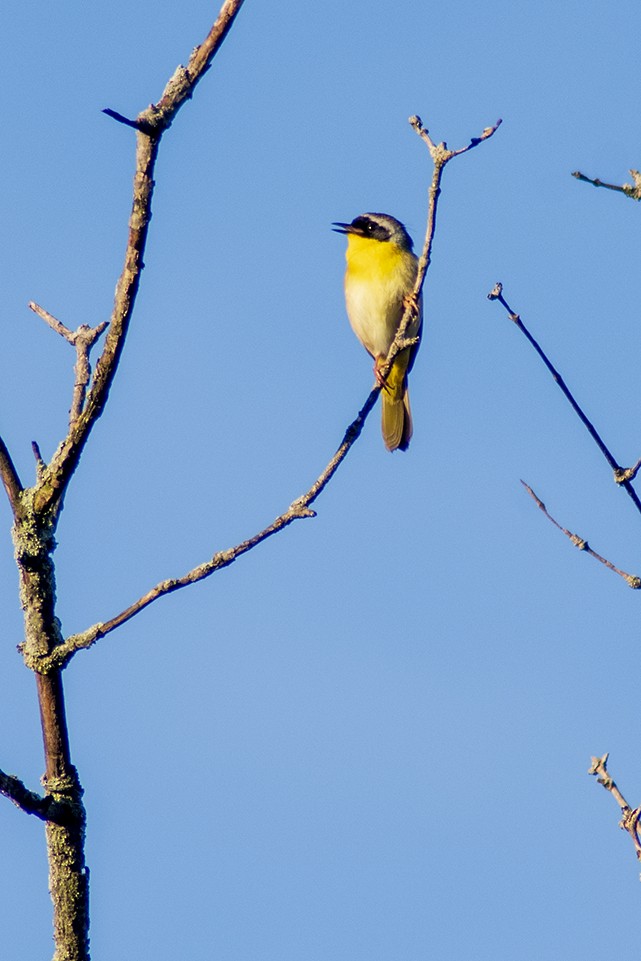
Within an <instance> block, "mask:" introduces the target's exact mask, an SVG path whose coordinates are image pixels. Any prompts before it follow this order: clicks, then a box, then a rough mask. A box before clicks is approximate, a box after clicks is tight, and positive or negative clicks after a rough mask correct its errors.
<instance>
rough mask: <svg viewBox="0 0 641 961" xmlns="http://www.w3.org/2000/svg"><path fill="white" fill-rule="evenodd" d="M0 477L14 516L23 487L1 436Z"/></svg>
mask: <svg viewBox="0 0 641 961" xmlns="http://www.w3.org/2000/svg"><path fill="white" fill-rule="evenodd" d="M0 477H1V478H2V483H3V485H4V489H5V491H6V492H7V497H8V499H9V504H10V505H11V510H12V511H13V514H14V517H15V515H16V513H17V511H18V506H19V503H20V495H21V494H22V491H23V487H22V484H21V483H20V478H19V477H18V472H17V470H16V469H15V467H14V464H13V461H12V460H11V454H10V453H9V450H8V448H7V445H6V444H5V442H4V441H3V439H2V437H0Z"/></svg>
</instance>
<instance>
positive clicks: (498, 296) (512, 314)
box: [487, 284, 641, 513]
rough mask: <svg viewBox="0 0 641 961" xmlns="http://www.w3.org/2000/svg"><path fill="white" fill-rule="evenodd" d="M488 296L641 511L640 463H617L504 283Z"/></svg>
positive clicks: (618, 482) (616, 480)
mask: <svg viewBox="0 0 641 961" xmlns="http://www.w3.org/2000/svg"><path fill="white" fill-rule="evenodd" d="M487 296H488V300H497V301H498V302H499V304H501V306H502V307H504V308H505V310H506V311H507V314H508V316H509V318H510V320H511V321H512V322H513V323H514V324H515V325H516V327H518V329H519V330H520V331H521V333H522V334H523V335H524V337H525V338H526V339H527V340H528V342H529V343H530V344H531V345H532V347H533V348H534V350H535V351H536V353H537V354H538V355H539V357H540V358H541V360H542V361H543V363H544V364H545V366H546V367H547V369H548V370H549V371H550V373H551V374H552V377H553V378H554V380H555V381H556V383H557V384H558V385H559V387H560V389H561V391H562V392H563V394H564V395H565V397H566V398H567V400H568V401H569V403H570V406H571V407H572V410H573V411H574V412H575V414H576V415H577V417H578V418H579V420H580V421H581V423H582V424H583V425H584V427H585V428H586V430H587V431H588V433H589V435H590V437H591V438H592V440H593V441H594V443H595V444H596V445H597V447H598V448H599V450H600V451H601V453H602V454H603V456H604V457H605V459H606V461H607V462H608V464H609V465H610V469H611V470H612V473H613V475H614V480H615V482H616V483H617V484H618V485H619V487H622V488H623V489H624V490H625V491H626V493H627V494H628V496H629V497H630V499H631V500H632V503H633V504H634V506H635V507H636V509H637V510H638V511H639V512H640V513H641V500H639V497H638V495H637V492H636V491H635V489H634V487H633V486H632V484H631V482H630V481H631V480H632V479H633V477H634V476H635V475H636V470H638V467H639V465H638V464H637V465H636V468H627V469H626V468H622V467H621V466H620V465H619V464H618V463H617V461H616V460H615V458H614V455H613V454H612V453H611V451H610V450H609V449H608V447H607V446H606V444H605V441H604V440H603V439H602V437H601V435H600V434H599V433H598V431H597V429H596V428H595V426H594V425H593V424H592V422H591V421H590V420H589V418H588V417H587V415H586V414H585V413H584V412H583V410H582V409H581V407H580V406H579V404H578V403H577V402H576V400H575V399H574V396H573V395H572V392H571V391H570V389H569V387H568V386H567V384H566V383H565V381H564V380H563V377H562V376H561V374H560V373H559V371H558V370H557V369H556V367H555V366H554V365H553V364H552V362H551V361H550V360H549V358H548V357H547V355H546V354H545V352H544V350H543V349H542V348H541V347H540V345H539V344H538V343H537V341H536V340H535V339H534V337H533V336H532V334H531V333H530V331H529V330H528V329H527V327H526V326H525V324H524V323H523V321H522V320H521V318H520V316H519V314H517V313H516V311H514V310H512V308H511V307H510V306H509V304H508V303H507V301H506V300H505V298H504V296H503V285H502V284H496V286H495V287H494V288H493V289H492V290H491V291H490V293H489V294H488V295H487Z"/></svg>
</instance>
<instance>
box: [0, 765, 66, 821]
mask: <svg viewBox="0 0 641 961" xmlns="http://www.w3.org/2000/svg"><path fill="white" fill-rule="evenodd" d="M0 794H3V795H4V797H6V798H9V800H10V801H13V803H14V804H15V805H16V807H19V808H20V810H21V811H24V812H25V814H33V815H35V817H37V818H40V820H41V821H53V822H54V823H56V824H67V823H68V822H69V821H70V820H71V819H72V814H71V812H70V810H69V807H68V806H67V805H66V804H63V803H61V802H60V801H56V800H55V799H54V798H53V797H51V795H50V794H47V795H45V796H44V797H42V795H40V794H36V793H35V791H30V790H29V789H28V788H27V787H26V785H25V784H23V783H22V781H21V780H20V778H17V777H16V776H15V775H14V774H5V772H4V771H0Z"/></svg>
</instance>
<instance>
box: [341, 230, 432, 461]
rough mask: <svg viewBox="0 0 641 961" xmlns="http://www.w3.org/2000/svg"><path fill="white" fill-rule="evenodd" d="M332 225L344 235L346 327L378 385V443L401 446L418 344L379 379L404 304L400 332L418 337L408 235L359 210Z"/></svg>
mask: <svg viewBox="0 0 641 961" xmlns="http://www.w3.org/2000/svg"><path fill="white" fill-rule="evenodd" d="M332 228H333V229H334V230H335V231H336V232H337V233H340V234H346V235H347V252H346V254H345V259H346V261H347V267H346V270H345V305H346V307H347V316H348V318H349V322H350V324H351V326H352V330H353V331H354V333H355V334H356V336H357V337H358V339H359V340H360V342H361V344H362V345H363V347H364V348H365V350H366V351H367V352H368V354H370V356H371V357H373V358H374V374H375V376H376V380H377V383H378V384H379V385H380V387H381V405H382V414H381V430H382V434H383V441H384V443H385V446H386V448H387V449H388V450H389V451H394V450H407V448H408V445H409V442H410V438H411V437H412V413H411V410H410V399H409V393H408V388H407V375H408V374H409V372H410V370H411V369H412V365H413V364H414V359H415V357H416V352H417V350H418V346H419V344H418V342H417V343H416V344H414V345H412V346H411V347H406V348H404V349H403V350H401V351H399V353H398V354H397V355H396V357H395V358H394V360H393V361H392V365H391V367H390V369H389V372H388V373H387V375H386V376H385V377H383V376H382V374H381V368H382V367H383V366H384V364H385V360H386V358H387V355H388V353H389V349H390V347H391V346H392V342H393V340H394V337H395V336H396V332H397V331H398V328H399V327H400V325H401V321H402V319H403V315H404V313H405V309H406V307H407V306H408V304H409V305H410V307H411V309H412V317H411V319H410V322H409V324H408V327H407V330H406V333H405V336H406V337H408V338H415V337H416V338H419V339H420V336H421V329H422V325H423V309H422V301H421V300H419V301H418V302H417V301H415V300H414V299H413V291H414V283H415V281H416V274H417V271H418V259H417V257H416V255H415V254H414V252H413V249H412V238H411V237H410V235H409V234H408V232H407V230H406V229H405V226H404V225H403V224H402V223H401V222H400V220H397V219H396V218H395V217H391V216H390V215H389V214H380V213H366V214H360V216H358V217H355V218H354V220H352V222H351V223H349V224H345V223H338V222H335V223H333V224H332Z"/></svg>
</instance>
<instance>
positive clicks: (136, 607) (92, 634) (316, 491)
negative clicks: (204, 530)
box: [20, 387, 380, 674]
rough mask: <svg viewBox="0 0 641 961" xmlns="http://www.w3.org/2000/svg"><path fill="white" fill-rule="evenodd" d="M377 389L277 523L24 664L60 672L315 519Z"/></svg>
mask: <svg viewBox="0 0 641 961" xmlns="http://www.w3.org/2000/svg"><path fill="white" fill-rule="evenodd" d="M379 389H380V388H378V387H376V388H374V389H373V390H372V391H371V393H370V395H369V397H368V398H367V400H366V401H365V404H364V405H363V407H362V408H361V410H360V411H359V413H358V415H357V417H356V419H355V420H354V421H353V422H352V423H351V424H350V425H349V427H348V428H347V430H346V431H345V435H344V437H343V440H342V442H341V444H340V446H339V448H338V450H337V451H336V453H335V454H334V456H333V457H332V458H331V460H330V461H329V463H328V464H327V466H326V467H325V469H324V470H323V471H322V473H321V474H320V475H319V477H318V478H317V479H316V480H315V481H314V483H313V484H312V486H311V487H310V488H309V490H308V491H307V492H306V493H305V494H303V495H301V497H298V498H297V499H296V500H295V501H294V502H293V503H292V504H290V506H289V507H288V508H287V510H286V511H284V512H283V513H282V514H280V515H279V516H278V517H277V518H276V520H274V521H272V523H271V524H269V525H268V526H267V527H265V528H264V529H263V530H262V531H259V533H258V534H254V536H253V537H250V538H249V539H248V540H245V541H242V543H240V544H237V545H236V546H235V547H231V548H228V549H227V550H223V551H218V552H217V553H216V554H214V555H213V557H212V558H211V559H210V560H208V561H206V562H205V563H204V564H199V565H198V566H197V567H194V568H193V569H192V570H190V571H188V572H187V573H186V574H184V575H183V576H182V577H177V578H171V579H169V580H164V581H160V583H158V584H156V585H155V587H152V588H151V590H149V591H147V592H146V593H145V594H143V596H142V597H139V598H138V600H136V601H134V602H133V604H130V605H129V607H127V608H125V610H124V611H121V612H120V613H119V614H116V616H115V617H112V618H111V619H110V620H108V621H103V622H100V623H98V624H94V625H93V626H92V627H90V628H88V629H87V630H86V631H83V632H82V633H81V634H74V635H72V636H71V637H68V638H67V639H66V640H65V641H63V642H62V643H61V644H58V645H56V646H55V647H54V648H53V649H52V651H51V653H49V654H42V655H35V656H34V655H31V654H30V653H28V652H27V651H25V649H24V646H23V645H21V646H20V649H21V652H22V654H23V656H24V658H25V662H26V664H27V666H28V667H30V668H31V669H32V670H34V671H36V672H37V673H38V674H49V673H50V672H52V671H56V670H59V669H60V668H62V667H64V666H65V665H66V664H67V663H68V661H69V660H70V659H71V657H73V655H74V654H75V653H76V651H80V650H86V649H87V648H89V647H92V645H93V644H95V643H96V641H97V640H99V639H100V638H101V637H104V636H105V635H106V634H109V633H110V632H111V631H113V630H115V629H116V628H117V627H120V626H121V625H122V624H125V623H126V622H127V621H128V620H130V619H131V618H132V617H134V616H135V615H136V614H139V613H140V612H141V611H143V610H144V609H145V608H146V607H148V606H149V605H150V604H152V603H153V602H154V601H157V600H158V599H159V598H160V597H164V596H165V595H166V594H172V593H173V592H174V591H177V590H180V589H181V588H183V587H187V586H188V585H189V584H196V583H197V582H198V581H202V580H204V579H205V578H207V577H209V576H210V575H211V574H213V573H215V572H216V571H219V570H222V569H223V568H224V567H229V566H230V564H233V563H234V561H235V560H237V559H238V558H239V557H241V556H242V555H243V554H246V553H247V552H248V551H250V550H252V549H253V548H254V547H257V546H258V544H260V543H262V542H263V541H265V540H267V538H268V537H271V536H272V535H273V534H276V533H278V531H281V530H283V528H285V527H288V526H289V525H290V524H291V523H292V522H293V521H295V520H299V519H302V518H307V517H315V516H316V514H315V512H314V511H313V510H311V509H310V505H311V504H312V503H313V502H314V501H315V500H316V499H317V497H319V495H320V494H321V493H322V492H323V490H324V489H325V487H327V484H328V483H329V481H330V480H331V478H332V477H333V476H334V474H335V473H336V471H337V470H338V468H339V467H340V465H341V463H342V462H343V460H344V459H345V457H346V456H347V454H348V452H349V450H350V449H351V447H352V446H353V444H354V443H355V442H356V440H358V438H359V436H360V434H361V431H362V430H363V426H364V424H365V421H366V419H367V417H368V415H369V414H370V412H371V411H372V409H373V407H374V405H375V403H376V399H377V397H378V392H379Z"/></svg>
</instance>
